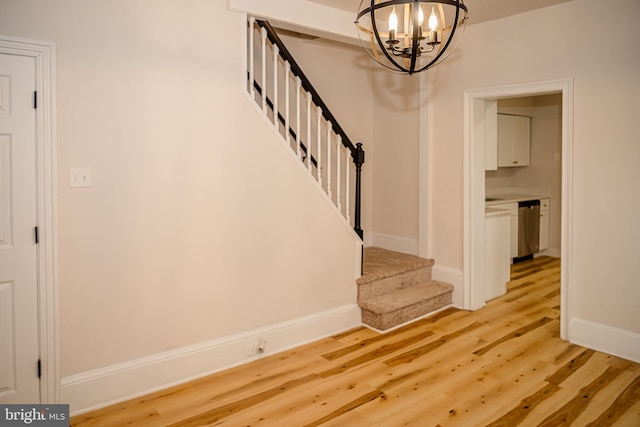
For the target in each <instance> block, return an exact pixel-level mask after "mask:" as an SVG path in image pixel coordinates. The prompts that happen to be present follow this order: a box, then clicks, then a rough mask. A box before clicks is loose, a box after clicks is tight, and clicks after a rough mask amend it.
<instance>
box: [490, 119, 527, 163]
mask: <svg viewBox="0 0 640 427" xmlns="http://www.w3.org/2000/svg"><path fill="white" fill-rule="evenodd" d="M530 147H531V117H527V116H513V115H509V114H498V167H514V166H529V159H530Z"/></svg>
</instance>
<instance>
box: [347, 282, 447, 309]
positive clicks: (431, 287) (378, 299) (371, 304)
mask: <svg viewBox="0 0 640 427" xmlns="http://www.w3.org/2000/svg"><path fill="white" fill-rule="evenodd" d="M452 291H453V286H452V285H450V284H448V283H442V282H437V281H435V280H432V281H429V282H427V283H419V284H413V285H410V286H407V287H404V288H401V289H397V290H395V291H394V292H392V293H386V294H382V295H377V296H374V297H371V298H367V299H365V300H361V301H360V302H359V304H360V307H362V309H363V310H368V311H370V312H372V313H375V314H384V313H391V312H393V311H396V310H400V309H403V308H406V307H409V306H412V305H416V304H420V303H422V302H424V301H427V300H429V299H432V298H438V297H440V296H442V295H444V294H446V293H450V292H452Z"/></svg>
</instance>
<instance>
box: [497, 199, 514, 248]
mask: <svg viewBox="0 0 640 427" xmlns="http://www.w3.org/2000/svg"><path fill="white" fill-rule="evenodd" d="M491 207H493V208H497V209H504V210H506V211H509V225H510V228H511V233H510V244H509V254H510V257H511V258H516V257H517V256H518V203H517V202H514V203H499V204H495V205H493V206H491Z"/></svg>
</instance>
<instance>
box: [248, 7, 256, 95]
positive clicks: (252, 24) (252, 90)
mask: <svg viewBox="0 0 640 427" xmlns="http://www.w3.org/2000/svg"><path fill="white" fill-rule="evenodd" d="M255 24H256V19H255V18H249V93H250V94H251V99H252V100H253V101H255V99H256V88H255V87H254V86H253V82H254V81H255V75H254V73H255V71H254V69H253V67H254V63H255V59H254V55H255V50H256V48H255V46H254V41H253V30H254V28H255Z"/></svg>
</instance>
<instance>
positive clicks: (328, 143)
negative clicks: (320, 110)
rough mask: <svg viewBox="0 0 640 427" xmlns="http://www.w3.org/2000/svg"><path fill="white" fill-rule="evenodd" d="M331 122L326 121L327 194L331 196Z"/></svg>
mask: <svg viewBox="0 0 640 427" xmlns="http://www.w3.org/2000/svg"><path fill="white" fill-rule="evenodd" d="M332 126H333V125H332V124H331V122H328V123H327V194H328V195H329V198H331V196H332V193H331V128H332Z"/></svg>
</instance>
